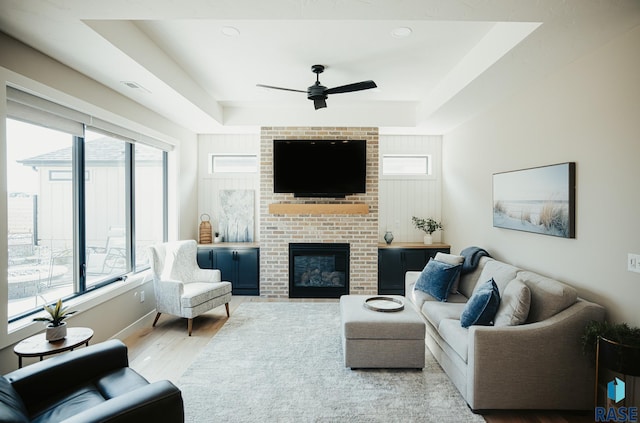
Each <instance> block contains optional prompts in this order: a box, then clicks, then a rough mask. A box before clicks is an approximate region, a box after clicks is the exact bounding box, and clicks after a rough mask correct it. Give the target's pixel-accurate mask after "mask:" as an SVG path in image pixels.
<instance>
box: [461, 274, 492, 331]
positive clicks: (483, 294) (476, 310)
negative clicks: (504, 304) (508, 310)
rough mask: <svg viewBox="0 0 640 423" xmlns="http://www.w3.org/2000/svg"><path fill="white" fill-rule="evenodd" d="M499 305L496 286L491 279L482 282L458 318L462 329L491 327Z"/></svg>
mask: <svg viewBox="0 0 640 423" xmlns="http://www.w3.org/2000/svg"><path fill="white" fill-rule="evenodd" d="M499 305H500V292H499V291H498V285H496V282H495V281H494V280H493V278H491V279H489V280H488V281H486V282H483V283H482V285H480V286H479V287H478V289H477V290H476V292H474V293H473V295H472V296H471V298H469V301H467V304H466V305H465V306H464V310H462V315H461V316H460V325H462V327H463V328H468V327H469V326H472V325H481V326H491V325H492V324H493V319H494V317H495V316H496V313H497V312H498V306H499Z"/></svg>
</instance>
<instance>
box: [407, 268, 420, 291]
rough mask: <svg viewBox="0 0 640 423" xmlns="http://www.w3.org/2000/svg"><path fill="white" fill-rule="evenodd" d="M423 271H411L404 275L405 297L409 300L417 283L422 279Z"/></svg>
mask: <svg viewBox="0 0 640 423" xmlns="http://www.w3.org/2000/svg"><path fill="white" fill-rule="evenodd" d="M420 273H422V272H421V271H415V270H409V271H408V272H406V273H405V274H404V295H405V297H407V298H410V297H411V293H412V292H413V287H414V286H416V281H417V280H418V278H419V277H420Z"/></svg>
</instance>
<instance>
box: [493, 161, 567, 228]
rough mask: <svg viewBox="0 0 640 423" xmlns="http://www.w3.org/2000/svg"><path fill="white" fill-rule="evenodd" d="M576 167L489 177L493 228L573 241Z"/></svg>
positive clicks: (542, 168)
mask: <svg viewBox="0 0 640 423" xmlns="http://www.w3.org/2000/svg"><path fill="white" fill-rule="evenodd" d="M575 182H576V164H575V162H568V163H559V164H554V165H549V166H542V167H535V168H531V169H522V170H515V171H510V172H502V173H495V174H494V175H493V226H494V227H497V228H506V229H514V230H518V231H526V232H535V233H539V234H544V235H552V236H558V237H563V238H575V199H576V191H575V185H576V183H575Z"/></svg>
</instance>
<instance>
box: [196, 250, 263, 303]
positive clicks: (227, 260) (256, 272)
mask: <svg viewBox="0 0 640 423" xmlns="http://www.w3.org/2000/svg"><path fill="white" fill-rule="evenodd" d="M197 260H198V266H200V267H201V268H202V269H219V270H220V273H221V274H222V280H223V281H229V282H231V286H232V288H233V295H260V249H259V248H258V247H249V246H248V247H243V246H240V245H238V244H232V245H225V244H224V243H222V244H215V245H212V246H198V256H197Z"/></svg>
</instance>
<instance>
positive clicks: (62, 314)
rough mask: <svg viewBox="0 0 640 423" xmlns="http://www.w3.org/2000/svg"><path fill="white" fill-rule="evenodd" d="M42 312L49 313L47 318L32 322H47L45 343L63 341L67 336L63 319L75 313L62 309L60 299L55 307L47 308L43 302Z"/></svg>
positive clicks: (39, 318) (36, 319)
mask: <svg viewBox="0 0 640 423" xmlns="http://www.w3.org/2000/svg"><path fill="white" fill-rule="evenodd" d="M44 310H45V311H46V312H47V313H49V316H43V317H36V318H34V319H33V320H34V321H35V322H49V324H48V325H47V329H46V333H45V338H46V339H47V341H49V342H53V341H58V340H60V339H64V338H65V337H66V336H67V322H65V321H64V319H66V318H67V317H69V316H71V315H72V314H74V313H75V311H69V307H63V306H62V298H59V299H58V301H57V302H56V305H55V306H49V305H47V303H46V302H45V304H44Z"/></svg>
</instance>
